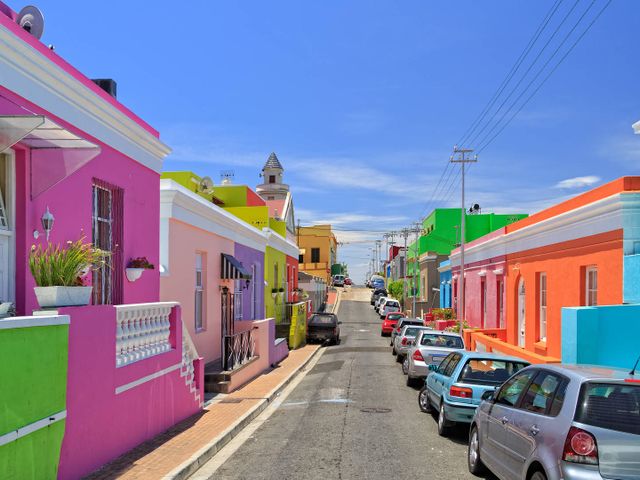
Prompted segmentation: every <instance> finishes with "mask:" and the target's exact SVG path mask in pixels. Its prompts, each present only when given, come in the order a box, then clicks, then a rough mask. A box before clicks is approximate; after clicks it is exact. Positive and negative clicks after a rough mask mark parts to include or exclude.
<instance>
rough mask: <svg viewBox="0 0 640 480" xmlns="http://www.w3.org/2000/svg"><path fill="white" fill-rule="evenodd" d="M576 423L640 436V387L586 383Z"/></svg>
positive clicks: (577, 411)
mask: <svg viewBox="0 0 640 480" xmlns="http://www.w3.org/2000/svg"><path fill="white" fill-rule="evenodd" d="M574 420H575V421H576V422H580V423H584V424H586V425H593V426H594V427H600V428H606V429H608V430H615V431H617V432H625V433H632V434H635V435H640V385H626V384H621V383H604V382H603V383H595V382H588V383H585V384H584V385H582V389H581V391H580V399H579V401H578V408H577V409H576V415H575V418H574Z"/></svg>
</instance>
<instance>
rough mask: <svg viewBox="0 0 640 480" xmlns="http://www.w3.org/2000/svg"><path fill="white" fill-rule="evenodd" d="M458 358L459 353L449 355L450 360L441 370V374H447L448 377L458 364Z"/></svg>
mask: <svg viewBox="0 0 640 480" xmlns="http://www.w3.org/2000/svg"><path fill="white" fill-rule="evenodd" d="M460 358H461V356H460V355H459V354H454V355H453V356H452V357H451V360H450V361H449V363H448V364H447V366H446V367H445V368H444V370H443V371H442V374H443V375H445V376H447V377H450V376H451V375H452V374H453V371H454V370H455V369H456V367H457V366H458V363H460Z"/></svg>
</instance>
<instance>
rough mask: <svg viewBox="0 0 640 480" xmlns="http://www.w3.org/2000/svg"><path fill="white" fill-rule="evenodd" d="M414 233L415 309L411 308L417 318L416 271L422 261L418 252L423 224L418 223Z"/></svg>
mask: <svg viewBox="0 0 640 480" xmlns="http://www.w3.org/2000/svg"><path fill="white" fill-rule="evenodd" d="M413 233H415V235H416V236H415V241H414V243H413V248H414V252H413V257H414V259H415V264H414V266H413V309H412V310H411V314H412V315H413V316H414V317H416V318H417V316H416V293H417V292H416V273H417V271H418V267H419V265H420V262H419V261H418V254H419V253H420V248H419V245H418V244H419V239H420V234H421V233H422V224H420V223H416V224H415V226H414V228H413ZM418 278H419V277H418Z"/></svg>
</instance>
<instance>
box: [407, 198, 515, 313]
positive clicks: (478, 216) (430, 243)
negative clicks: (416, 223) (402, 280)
mask: <svg viewBox="0 0 640 480" xmlns="http://www.w3.org/2000/svg"><path fill="white" fill-rule="evenodd" d="M461 216H462V209H460V208H437V209H435V210H434V211H433V212H431V214H430V215H429V216H428V217H426V218H425V219H424V221H423V222H422V228H423V230H424V232H425V233H424V235H422V236H420V238H419V239H418V240H417V241H414V242H413V243H411V244H410V245H408V246H407V276H408V277H409V278H408V286H407V292H408V296H410V297H411V296H413V295H415V296H416V297H417V298H419V299H420V301H422V302H427V303H428V304H429V305H427V306H428V307H438V306H439V298H438V296H437V295H435V294H433V295H432V294H431V289H430V288H426V289H425V288H424V287H425V286H427V287H429V286H432V285H433V286H435V285H439V283H440V281H439V278H438V272H437V265H438V264H439V263H440V262H441V261H444V260H446V259H447V258H448V257H449V255H450V254H451V251H452V250H453V249H455V248H456V247H458V246H459V245H460V220H461ZM527 216H528V215H527V214H525V213H509V214H498V213H470V212H467V211H466V210H465V235H464V236H465V242H471V241H473V240H475V239H477V238H480V237H482V236H484V235H486V234H487V233H490V232H493V231H495V230H498V229H499V228H502V227H505V226H506V225H509V224H511V223H514V222H517V221H518V220H521V219H523V218H525V217H527ZM414 279H415V284H414Z"/></svg>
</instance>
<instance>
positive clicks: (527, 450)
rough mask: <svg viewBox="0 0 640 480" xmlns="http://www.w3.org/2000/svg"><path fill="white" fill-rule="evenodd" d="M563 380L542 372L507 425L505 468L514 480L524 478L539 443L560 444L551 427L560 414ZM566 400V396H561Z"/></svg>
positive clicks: (530, 385) (531, 383) (555, 432)
mask: <svg viewBox="0 0 640 480" xmlns="http://www.w3.org/2000/svg"><path fill="white" fill-rule="evenodd" d="M562 384H563V379H562V378H561V377H559V376H558V375H555V374H553V373H551V372H548V371H545V370H542V371H540V372H539V373H538V374H537V375H536V376H535V378H534V379H533V381H532V382H530V384H529V386H528V387H527V390H526V391H525V393H524V394H523V395H522V401H521V402H520V405H519V408H518V409H517V410H516V411H515V412H513V413H512V414H511V415H509V422H508V423H507V424H506V425H505V445H508V448H506V449H505V453H506V454H505V455H504V466H505V469H506V470H507V471H508V477H510V478H524V477H525V474H526V471H524V469H525V466H526V465H527V464H528V460H529V458H530V457H531V455H532V454H533V452H534V451H535V449H536V445H537V443H538V442H541V443H542V444H545V443H546V444H547V445H549V444H550V443H553V442H554V441H557V438H554V437H557V430H556V429H555V428H553V426H552V425H551V424H552V423H553V422H554V418H553V417H554V416H556V415H557V414H558V412H559V411H560V408H559V407H560V406H561V405H562V403H561V401H560V402H559V403H558V402H557V401H556V398H557V395H556V391H557V390H559V388H560V386H561V385H562ZM561 397H562V399H563V398H564V394H562V395H561ZM554 402H555V405H554Z"/></svg>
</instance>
